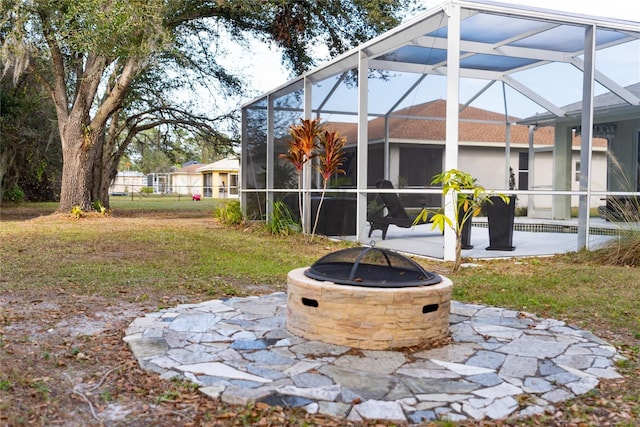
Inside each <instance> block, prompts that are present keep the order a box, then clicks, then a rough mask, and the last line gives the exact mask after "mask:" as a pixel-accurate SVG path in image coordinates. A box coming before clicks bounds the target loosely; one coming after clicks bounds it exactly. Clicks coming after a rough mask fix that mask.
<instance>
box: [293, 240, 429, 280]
mask: <svg viewBox="0 0 640 427" xmlns="http://www.w3.org/2000/svg"><path fill="white" fill-rule="evenodd" d="M305 275H306V276H307V277H311V278H312V279H316V280H323V281H330V282H334V283H337V284H339V285H352V286H369V287H380V288H404V287H411V286H428V285H433V284H435V283H440V280H441V279H440V276H438V275H437V274H434V273H431V272H428V271H426V270H425V269H424V268H422V266H420V265H419V264H417V263H415V262H414V261H413V260H411V259H409V258H407V257H405V256H402V255H400V254H397V253H395V252H391V251H388V250H385V249H378V248H374V247H368V248H364V249H363V248H349V249H344V250H341V251H337V252H333V253H330V254H328V255H325V256H324V257H322V258H320V259H319V260H318V261H316V262H315V263H314V264H313V265H312V266H311V267H309V269H308V270H307V271H305Z"/></svg>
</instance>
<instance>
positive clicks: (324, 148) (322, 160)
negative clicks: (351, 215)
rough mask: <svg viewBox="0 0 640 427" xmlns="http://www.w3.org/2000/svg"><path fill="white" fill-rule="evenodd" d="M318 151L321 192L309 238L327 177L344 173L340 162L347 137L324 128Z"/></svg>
mask: <svg viewBox="0 0 640 427" xmlns="http://www.w3.org/2000/svg"><path fill="white" fill-rule="evenodd" d="M319 139H320V144H319V148H320V152H319V153H318V160H319V161H318V164H317V165H316V169H317V170H318V172H320V175H321V176H322V194H321V195H320V202H319V203H318V210H317V211H316V218H315V221H314V223H313V230H312V231H311V240H313V236H314V235H315V232H316V227H317V225H318V218H320V208H321V207H322V202H323V201H324V196H325V194H326V192H327V183H328V182H329V179H330V178H331V177H332V176H333V175H336V174H340V173H341V174H345V171H344V170H343V169H342V164H343V162H344V160H345V155H344V153H343V150H344V147H345V145H347V139H346V138H345V137H341V136H339V134H338V132H337V131H329V130H325V131H323V132H322V133H320V136H319Z"/></svg>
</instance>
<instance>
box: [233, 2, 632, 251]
mask: <svg viewBox="0 0 640 427" xmlns="http://www.w3.org/2000/svg"><path fill="white" fill-rule="evenodd" d="M301 118H319V119H321V121H322V122H323V123H324V124H325V126H326V127H327V128H329V129H334V130H337V131H338V132H339V133H340V135H343V136H345V137H346V138H347V148H346V150H345V155H346V160H345V162H344V165H343V169H344V170H345V172H346V173H345V174H340V175H336V176H334V177H332V178H331V180H330V185H329V187H330V188H329V190H328V192H327V194H326V199H325V202H324V204H323V206H322V209H321V212H320V221H319V224H318V233H320V234H327V235H341V236H342V235H350V236H354V239H355V240H356V241H359V242H363V243H366V242H367V241H368V239H369V237H368V235H369V224H368V222H367V210H368V209H372V205H373V204H374V203H375V199H376V195H377V194H378V193H379V192H381V191H382V192H384V191H389V192H394V193H398V194H399V195H400V197H401V200H402V202H403V205H404V207H405V208H406V209H407V211H410V212H411V211H418V210H419V209H420V208H422V207H425V206H426V207H432V208H434V209H437V208H444V209H445V212H448V213H450V214H451V213H452V209H453V207H452V206H448V205H446V206H442V204H443V201H442V197H441V190H440V189H439V188H437V187H434V186H432V185H431V179H432V177H433V176H434V175H435V174H437V173H440V172H442V171H445V170H449V169H453V168H456V169H461V170H464V171H466V172H469V173H471V174H472V175H473V176H474V177H476V178H477V179H478V182H479V183H480V184H482V185H483V186H484V187H486V188H487V189H489V190H490V191H495V192H501V193H508V194H512V195H516V196H517V200H518V206H519V207H522V208H527V212H528V215H529V216H536V215H539V216H540V217H541V218H548V219H555V220H563V219H569V218H570V216H571V208H572V207H573V208H574V210H575V208H577V210H578V221H579V226H578V233H577V242H576V249H578V248H582V247H589V228H590V219H591V216H590V213H589V212H590V209H589V208H590V207H593V206H597V205H598V204H601V203H603V202H602V199H604V198H606V197H607V196H609V197H611V196H617V197H623V196H624V197H636V196H639V195H640V148H639V145H640V22H634V21H623V20H614V19H605V18H598V17H591V16H584V15H573V14H570V13H565V12H556V11H551V10H543V9H535V8H525V7H515V6H511V5H506V4H501V3H494V2H482V3H480V2H472V1H457V0H450V1H446V2H444V3H442V4H441V5H439V6H438V7H435V8H433V9H431V10H429V11H426V12H424V13H423V14H421V15H419V16H416V17H415V18H413V19H411V20H409V21H406V22H405V23H403V24H401V25H400V26H398V27H397V28H395V29H393V30H391V31H389V32H387V33H385V34H382V35H380V36H379V37H377V38H375V39H373V40H371V41H369V42H367V43H365V44H363V45H361V46H359V47H358V48H356V49H353V50H352V51H349V52H347V53H345V54H343V55H341V56H340V57H338V58H336V59H334V60H332V61H331V62H328V63H326V64H324V65H322V66H320V67H318V68H316V69H313V70H311V71H309V72H307V73H305V74H304V75H301V76H299V77H297V78H295V79H293V80H291V81H289V82H287V83H286V84H284V85H282V86H280V87H278V88H275V89H274V90H272V91H271V92H269V93H266V94H264V95H262V96H260V97H259V98H257V99H255V100H253V101H251V102H250V103H248V104H246V105H245V106H243V109H242V121H243V123H242V129H243V134H242V153H241V161H242V165H241V183H240V185H241V203H242V207H243V210H244V212H245V213H246V215H247V217H248V218H253V219H262V220H265V219H268V218H270V216H271V215H272V210H273V203H274V202H276V201H283V202H285V203H286V204H287V205H289V206H290V207H291V208H292V210H293V211H294V212H295V213H296V214H297V206H298V204H297V200H298V193H299V192H302V193H303V194H304V195H305V197H304V200H305V203H306V206H308V207H310V209H305V210H303V211H305V212H307V214H308V215H309V216H315V209H317V204H318V200H319V198H320V193H321V189H322V179H321V177H320V176H319V174H317V173H316V172H315V171H314V170H313V169H312V167H308V168H307V170H306V171H305V173H304V174H303V175H302V178H303V179H302V183H301V187H299V183H298V174H297V173H296V171H295V169H294V168H293V167H292V166H291V164H290V163H288V162H287V161H286V160H283V159H281V158H280V154H282V153H286V151H287V149H288V145H287V142H288V140H289V138H290V136H289V133H288V130H289V126H290V125H292V124H298V123H299V122H300V119H301ZM594 156H595V157H594ZM598 156H600V157H598ZM596 157H597V158H598V159H599V158H602V159H603V160H602V163H597V162H596V161H595V160H596ZM600 177H601V178H600ZM380 180H389V181H391V183H392V184H393V186H394V189H393V190H379V189H377V188H376V182H379V181H380ZM594 183H595V184H594ZM309 223H310V222H307V224H309ZM454 256H455V236H454V235H453V231H451V230H446V231H445V235H444V256H443V257H444V259H446V260H451V259H453V257H454Z"/></svg>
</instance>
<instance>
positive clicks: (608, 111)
mask: <svg viewBox="0 0 640 427" xmlns="http://www.w3.org/2000/svg"><path fill="white" fill-rule="evenodd" d="M639 73H640V71H639ZM625 90H627V91H628V92H629V93H631V94H633V95H635V96H637V97H640V83H636V84H633V85H630V86H626V87H625ZM562 110H564V111H565V114H566V116H567V117H573V118H578V117H579V116H580V114H581V113H582V103H581V102H574V103H572V104H569V105H565V106H563V107H562ZM593 111H594V116H595V119H596V120H599V121H602V120H606V119H608V118H609V117H611V116H614V117H615V118H617V119H624V118H625V116H627V115H628V116H629V117H633V118H637V117H640V105H629V104H628V103H626V102H625V101H624V100H623V99H621V98H620V97H619V96H617V95H616V94H615V93H613V92H608V93H603V94H602V95H598V96H596V97H594V98H593ZM555 121H556V116H554V115H553V114H549V113H544V114H536V115H535V116H532V117H528V118H526V119H523V120H520V121H518V123H520V124H536V125H540V126H547V125H552V124H553V123H555Z"/></svg>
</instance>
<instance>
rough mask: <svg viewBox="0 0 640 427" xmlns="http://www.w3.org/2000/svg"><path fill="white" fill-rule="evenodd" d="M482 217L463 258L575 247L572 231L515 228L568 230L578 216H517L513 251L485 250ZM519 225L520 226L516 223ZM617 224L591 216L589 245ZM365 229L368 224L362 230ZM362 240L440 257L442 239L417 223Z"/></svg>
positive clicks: (528, 254) (601, 239)
mask: <svg viewBox="0 0 640 427" xmlns="http://www.w3.org/2000/svg"><path fill="white" fill-rule="evenodd" d="M486 221H487V220H486V218H481V217H480V218H474V219H473V224H474V226H473V227H472V229H471V244H472V245H473V248H472V249H466V250H463V251H462V257H463V258H472V259H492V258H517V257H532V256H550V255H557V254H563V253H568V252H575V251H577V249H578V235H577V234H576V233H575V232H546V231H518V228H530V229H531V228H533V229H535V228H536V227H540V226H547V227H548V226H553V227H555V228H557V229H566V230H570V229H571V228H574V227H577V225H578V220H577V219H573V220H570V221H553V220H545V219H539V218H526V217H517V218H516V219H515V222H516V225H515V227H514V228H515V230H514V232H513V246H515V249H514V250H513V251H499V250H487V249H486V248H487V247H488V246H489V230H488V228H486ZM519 225H520V226H519ZM620 227H621V224H620V223H612V222H608V221H605V220H603V219H601V218H591V222H590V228H591V233H592V234H590V235H589V248H590V249H596V248H598V247H601V246H602V245H603V244H604V243H606V242H608V241H610V240H611V239H615V238H616V237H615V236H612V235H605V234H604V233H611V234H615V232H616V230H618V229H619V228H620ZM366 232H367V233H368V228H367V230H366ZM339 238H340V239H344V240H351V241H355V236H342V237H339ZM363 243H364V244H375V246H376V247H379V248H385V249H391V250H394V251H397V252H402V253H405V254H411V255H418V256H424V257H429V258H435V259H443V258H444V239H443V236H442V233H441V232H440V231H439V230H438V229H436V230H432V229H431V224H424V225H419V226H416V227H412V228H400V227H396V226H394V225H391V226H390V227H389V230H388V232H387V236H386V239H385V240H382V234H381V232H380V231H374V232H373V234H372V236H371V238H368V239H366V240H365V242H363Z"/></svg>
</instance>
